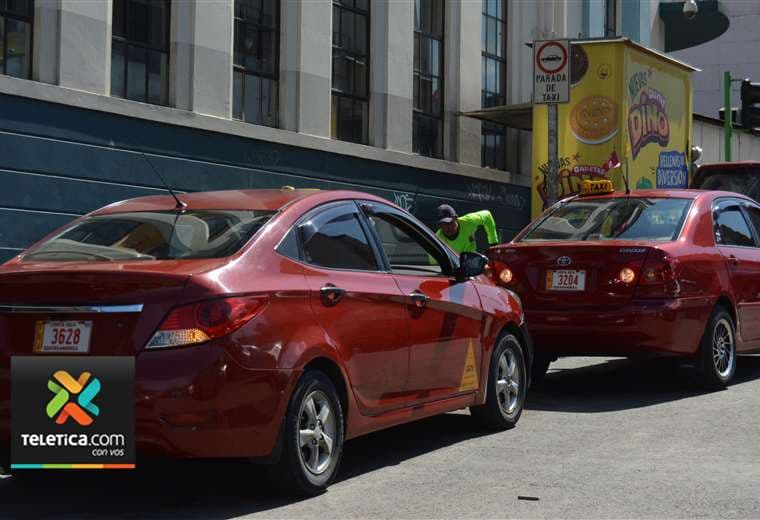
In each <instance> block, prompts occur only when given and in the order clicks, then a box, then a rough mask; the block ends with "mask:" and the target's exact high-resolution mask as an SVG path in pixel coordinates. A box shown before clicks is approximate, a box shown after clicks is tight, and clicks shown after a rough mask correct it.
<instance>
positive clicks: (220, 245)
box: [22, 210, 275, 262]
mask: <svg viewBox="0 0 760 520" xmlns="http://www.w3.org/2000/svg"><path fill="white" fill-rule="evenodd" d="M274 213H275V212H274V211H258V210H188V211H184V212H181V213H177V212H175V211H165V212H164V211H141V212H135V213H115V214H112V215H102V216H95V217H90V218H87V219H85V220H82V221H81V222H78V223H76V224H74V225H73V226H71V227H69V228H67V229H66V230H64V231H63V232H62V233H60V234H59V235H57V236H55V237H53V238H51V239H50V240H48V241H46V242H44V243H43V244H41V245H40V246H39V247H37V248H35V249H34V250H32V251H30V252H29V253H27V254H26V255H24V257H23V259H22V260H23V261H34V262H40V261H42V262H45V261H50V262H55V261H72V260H76V261H115V260H119V261H122V260H168V259H193V258H196V259H197V258H222V257H225V256H230V255H232V254H234V253H235V252H237V251H238V250H239V249H240V248H241V247H242V246H243V245H244V244H245V243H246V242H248V240H250V239H251V237H253V235H254V234H256V232H257V231H258V230H259V229H260V228H261V227H262V226H263V225H264V224H265V223H266V222H267V221H268V220H269V219H270V218H271V217H272V215H274Z"/></svg>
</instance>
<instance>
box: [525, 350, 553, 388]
mask: <svg viewBox="0 0 760 520" xmlns="http://www.w3.org/2000/svg"><path fill="white" fill-rule="evenodd" d="M551 362H552V358H551V357H549V356H547V355H544V354H538V353H537V354H535V355H534V356H533V366H531V367H530V383H531V385H536V384H539V383H541V381H543V380H544V377H545V376H546V372H547V371H548V370H549V365H550V364H551Z"/></svg>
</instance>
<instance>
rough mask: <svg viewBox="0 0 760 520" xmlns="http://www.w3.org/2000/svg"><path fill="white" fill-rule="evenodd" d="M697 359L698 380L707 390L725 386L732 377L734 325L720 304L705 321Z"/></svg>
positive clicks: (734, 370) (734, 340) (733, 371)
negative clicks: (705, 325) (705, 324)
mask: <svg viewBox="0 0 760 520" xmlns="http://www.w3.org/2000/svg"><path fill="white" fill-rule="evenodd" d="M721 338H722V339H723V341H721ZM719 341H720V342H719ZM718 342H719V343H718ZM721 345H722V347H721ZM699 361H700V362H699V368H700V370H699V376H700V382H701V384H702V386H704V387H705V388H707V389H708V390H720V389H722V388H725V387H726V385H727V384H728V382H729V381H730V380H731V378H733V377H734V373H735V372H736V325H734V320H733V318H732V317H731V314H729V313H728V311H727V310H726V309H725V308H723V307H721V306H718V307H716V308H715V310H714V311H713V313H712V315H711V316H710V319H709V320H708V321H707V327H706V328H705V333H704V335H703V336H702V342H701V343H700V346H699Z"/></svg>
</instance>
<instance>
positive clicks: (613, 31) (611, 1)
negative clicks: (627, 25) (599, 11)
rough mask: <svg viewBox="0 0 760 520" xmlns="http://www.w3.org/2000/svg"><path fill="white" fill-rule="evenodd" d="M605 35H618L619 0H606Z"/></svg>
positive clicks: (606, 36)
mask: <svg viewBox="0 0 760 520" xmlns="http://www.w3.org/2000/svg"><path fill="white" fill-rule="evenodd" d="M604 36H605V38H611V37H614V36H617V0H605V1H604Z"/></svg>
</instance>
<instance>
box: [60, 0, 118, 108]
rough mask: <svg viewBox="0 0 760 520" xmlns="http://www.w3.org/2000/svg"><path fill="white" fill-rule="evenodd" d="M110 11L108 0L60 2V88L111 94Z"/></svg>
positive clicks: (66, 0) (70, 0)
mask: <svg viewBox="0 0 760 520" xmlns="http://www.w3.org/2000/svg"><path fill="white" fill-rule="evenodd" d="M111 11H112V2H111V0H100V1H97V2H93V1H92V0H60V36H61V37H60V48H59V55H58V67H57V68H58V81H59V84H60V85H61V86H63V87H69V88H73V89H77V90H84V91H86V92H94V93H96V94H105V95H109V94H110V93H111ZM48 72H49V71H48Z"/></svg>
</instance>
